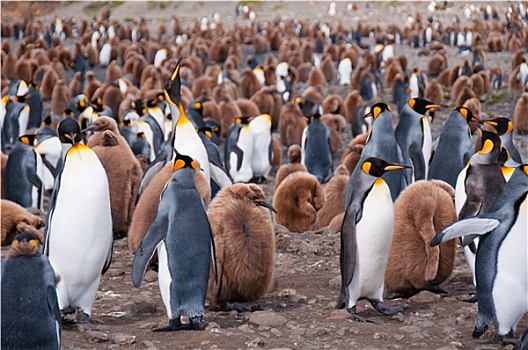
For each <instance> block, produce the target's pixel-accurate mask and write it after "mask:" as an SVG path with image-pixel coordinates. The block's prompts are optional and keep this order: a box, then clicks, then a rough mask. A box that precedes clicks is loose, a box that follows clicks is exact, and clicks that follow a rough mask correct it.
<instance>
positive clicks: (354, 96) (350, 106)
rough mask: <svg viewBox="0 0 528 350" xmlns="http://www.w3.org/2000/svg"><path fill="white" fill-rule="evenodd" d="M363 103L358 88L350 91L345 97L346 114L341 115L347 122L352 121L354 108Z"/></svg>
mask: <svg viewBox="0 0 528 350" xmlns="http://www.w3.org/2000/svg"><path fill="white" fill-rule="evenodd" d="M362 104H363V98H362V97H361V94H360V93H359V91H358V90H352V91H350V92H349V93H348V94H347V96H346V97H345V106H346V108H347V115H343V116H344V117H345V119H346V121H347V122H348V123H350V122H351V121H352V115H353V113H354V111H355V110H356V108H357V107H358V106H360V105H362Z"/></svg>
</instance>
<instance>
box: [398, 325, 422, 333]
mask: <svg viewBox="0 0 528 350" xmlns="http://www.w3.org/2000/svg"><path fill="white" fill-rule="evenodd" d="M421 330H422V329H421V328H420V327H418V326H403V327H400V331H402V332H405V333H418V332H421Z"/></svg>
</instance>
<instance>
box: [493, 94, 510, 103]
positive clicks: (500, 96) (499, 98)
mask: <svg viewBox="0 0 528 350" xmlns="http://www.w3.org/2000/svg"><path fill="white" fill-rule="evenodd" d="M507 96H508V93H506V92H501V93H500V94H496V95H495V94H494V95H491V96H490V98H489V101H488V103H489V104H495V103H498V102H501V101H502V100H504V98H505V97H507Z"/></svg>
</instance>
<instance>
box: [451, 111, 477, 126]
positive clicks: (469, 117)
mask: <svg viewBox="0 0 528 350" xmlns="http://www.w3.org/2000/svg"><path fill="white" fill-rule="evenodd" d="M454 110H455V111H458V112H459V113H460V114H462V115H463V116H464V118H466V121H467V122H468V124H469V122H475V123H477V124H482V122H481V121H480V119H478V118H476V117H475V116H473V112H471V109H468V108H466V107H457V108H455V109H454Z"/></svg>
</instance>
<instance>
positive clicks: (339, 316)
mask: <svg viewBox="0 0 528 350" xmlns="http://www.w3.org/2000/svg"><path fill="white" fill-rule="evenodd" d="M349 318H350V314H349V313H348V311H347V310H345V309H339V310H334V311H332V313H331V314H330V316H328V317H327V318H326V319H327V320H346V319H349Z"/></svg>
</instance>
